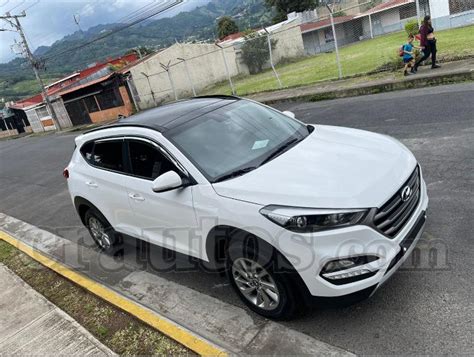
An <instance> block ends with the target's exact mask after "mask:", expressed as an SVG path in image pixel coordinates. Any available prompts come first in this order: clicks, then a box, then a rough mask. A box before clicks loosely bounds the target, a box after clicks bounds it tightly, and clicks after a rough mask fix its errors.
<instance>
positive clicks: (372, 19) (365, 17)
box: [354, 0, 428, 38]
mask: <svg viewBox="0 0 474 357" xmlns="http://www.w3.org/2000/svg"><path fill="white" fill-rule="evenodd" d="M427 4H428V0H419V5H420V10H421V12H422V16H424V14H426V13H428V8H427ZM416 18H417V16H416V3H415V0H390V1H386V2H382V3H381V4H378V5H377V6H375V7H373V8H371V9H369V10H367V11H365V12H363V13H361V14H358V15H356V16H355V17H354V19H359V20H361V21H362V38H374V37H375V36H380V35H384V34H387V33H391V32H396V31H401V30H403V29H404V26H405V23H406V22H407V21H409V20H413V19H416Z"/></svg>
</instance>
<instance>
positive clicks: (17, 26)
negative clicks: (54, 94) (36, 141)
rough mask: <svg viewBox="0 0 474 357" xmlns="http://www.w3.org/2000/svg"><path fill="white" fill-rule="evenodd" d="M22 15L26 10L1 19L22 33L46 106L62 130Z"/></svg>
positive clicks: (22, 39)
mask: <svg viewBox="0 0 474 357" xmlns="http://www.w3.org/2000/svg"><path fill="white" fill-rule="evenodd" d="M20 17H26V13H25V12H24V11H23V13H22V14H21V15H10V14H9V13H6V14H5V15H4V16H0V20H5V21H7V22H8V23H9V24H10V25H11V26H12V27H13V28H15V29H16V32H17V33H18V34H19V35H20V37H21V41H22V42H23V47H24V48H25V52H26V56H27V57H28V60H29V62H30V64H31V67H32V68H33V72H34V73H35V77H36V80H37V81H38V83H39V85H40V87H41V92H42V94H43V99H44V101H45V102H46V107H47V108H48V109H49V112H50V113H51V118H52V119H53V122H54V126H55V127H56V130H59V131H60V130H61V126H60V124H59V120H58V117H57V116H56V112H55V111H54V108H53V105H52V104H51V101H50V100H49V97H48V92H47V91H46V88H45V86H44V82H43V80H42V79H41V77H40V75H39V72H38V68H37V67H38V62H37V61H36V60H35V58H34V56H33V53H32V52H31V50H30V47H29V46H28V41H27V40H26V36H25V33H24V32H23V28H22V27H21V23H20V20H19V18H20ZM12 19H13V20H14V22H13V21H12Z"/></svg>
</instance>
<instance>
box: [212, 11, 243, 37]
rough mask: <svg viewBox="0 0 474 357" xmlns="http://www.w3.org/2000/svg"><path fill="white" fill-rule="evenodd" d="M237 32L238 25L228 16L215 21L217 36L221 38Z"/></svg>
mask: <svg viewBox="0 0 474 357" xmlns="http://www.w3.org/2000/svg"><path fill="white" fill-rule="evenodd" d="M237 32H239V26H237V24H236V23H235V21H234V20H233V19H232V17H230V16H223V17H221V18H220V19H219V21H218V22H217V36H218V37H219V39H223V38H224V37H227V36H229V35H232V34H233V33H237Z"/></svg>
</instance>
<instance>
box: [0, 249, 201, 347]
mask: <svg viewBox="0 0 474 357" xmlns="http://www.w3.org/2000/svg"><path fill="white" fill-rule="evenodd" d="M0 264H4V265H5V266H7V267H8V268H9V269H10V270H11V271H13V272H14V273H15V274H16V275H18V276H19V277H20V278H21V279H23V280H24V281H25V282H26V283H28V284H29V285H30V286H31V287H32V288H33V289H35V290H36V291H38V292H39V293H40V294H42V295H43V296H44V297H46V298H47V299H48V300H50V301H51V302H53V303H54V304H55V305H56V306H58V307H59V308H61V309H62V310H63V311H65V312H66V313H68V314H69V315H70V316H72V317H73V318H74V319H75V320H76V321H77V322H78V323H80V324H81V325H82V326H83V327H84V328H86V329H87V330H88V331H89V332H91V333H92V334H93V335H94V336H95V337H96V338H97V339H98V340H99V341H101V342H102V343H103V344H105V345H106V346H108V347H109V348H110V349H111V350H112V351H114V352H116V353H117V354H119V355H122V356H194V355H195V354H194V353H192V352H191V351H190V350H188V349H187V348H185V347H184V346H182V345H180V344H179V343H178V342H176V341H174V340H172V339H170V338H168V337H167V336H165V335H163V334H162V333H161V332H159V331H157V330H155V329H153V328H152V327H150V326H148V325H146V324H144V323H143V322H141V321H139V320H137V319H136V318H134V317H133V316H131V315H129V314H127V313H126V312H124V311H122V310H120V309H118V308H116V307H115V306H113V305H110V304H109V303H108V302H106V301H104V300H102V299H100V298H98V297H97V296H95V295H92V294H91V293H89V292H88V291H86V290H85V289H82V288H81V287H79V286H77V285H75V284H74V283H73V282H71V281H69V280H66V279H65V278H64V277H62V276H60V275H58V274H57V273H55V272H54V271H52V270H50V269H48V268H46V267H44V266H43V265H40V264H39V263H38V262H36V261H35V260H33V259H32V258H30V257H29V256H27V255H25V254H24V253H22V252H20V251H19V250H18V249H16V248H14V247H13V246H11V245H10V244H8V243H6V242H4V241H2V240H0Z"/></svg>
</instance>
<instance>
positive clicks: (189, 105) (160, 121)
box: [86, 96, 240, 134]
mask: <svg viewBox="0 0 474 357" xmlns="http://www.w3.org/2000/svg"><path fill="white" fill-rule="evenodd" d="M237 100H240V98H239V97H232V96H205V97H196V98H192V99H186V100H180V101H177V102H174V103H170V104H166V105H163V106H161V107H158V108H153V109H149V110H146V111H143V112H141V113H138V114H135V115H132V116H130V117H128V118H123V119H120V120H118V121H117V122H116V123H114V124H111V125H106V126H101V127H99V128H95V129H92V130H89V131H87V132H86V134H87V133H90V132H94V131H98V130H102V129H109V128H115V127H122V126H139V127H146V128H150V129H154V130H157V131H160V132H164V131H167V130H170V129H173V128H175V127H177V126H179V125H181V124H184V123H186V122H188V121H190V120H193V119H196V118H198V117H200V116H202V115H204V114H206V113H209V112H212V111H214V110H216V109H219V108H221V107H223V106H225V105H228V104H231V103H234V102H235V101H237Z"/></svg>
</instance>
